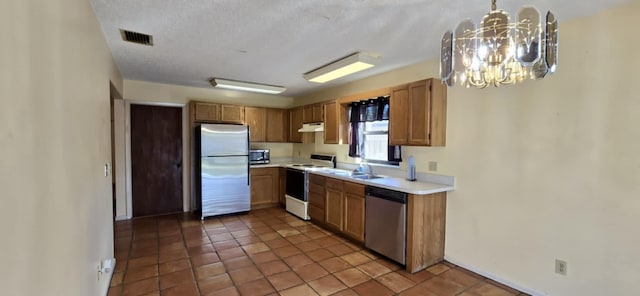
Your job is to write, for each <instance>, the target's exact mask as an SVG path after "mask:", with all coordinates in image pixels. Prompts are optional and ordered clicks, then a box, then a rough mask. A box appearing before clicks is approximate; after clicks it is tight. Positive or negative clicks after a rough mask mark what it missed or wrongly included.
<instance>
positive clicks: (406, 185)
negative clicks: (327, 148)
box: [311, 171, 455, 195]
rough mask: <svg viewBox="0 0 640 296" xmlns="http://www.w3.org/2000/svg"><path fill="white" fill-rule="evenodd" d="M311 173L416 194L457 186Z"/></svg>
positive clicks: (390, 178) (448, 189) (319, 172)
mask: <svg viewBox="0 0 640 296" xmlns="http://www.w3.org/2000/svg"><path fill="white" fill-rule="evenodd" d="M311 173H312V174H318V175H321V176H325V177H330V178H335V179H340V180H344V181H349V182H353V183H358V184H363V185H369V186H375V187H380V188H385V189H390V190H396V191H400V192H405V193H409V194H415V195H425V194H432V193H438V192H445V191H451V190H453V189H455V187H454V186H452V185H446V184H440V183H431V182H423V181H407V180H405V179H402V178H395V177H384V178H378V179H369V180H362V179H356V178H351V177H347V176H340V175H336V174H332V173H329V172H322V171H312V172H311Z"/></svg>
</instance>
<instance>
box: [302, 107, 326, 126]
mask: <svg viewBox="0 0 640 296" xmlns="http://www.w3.org/2000/svg"><path fill="white" fill-rule="evenodd" d="M302 110H303V112H302V123H312V122H322V119H323V118H322V104H311V105H306V106H304V107H302Z"/></svg>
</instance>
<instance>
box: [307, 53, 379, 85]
mask: <svg viewBox="0 0 640 296" xmlns="http://www.w3.org/2000/svg"><path fill="white" fill-rule="evenodd" d="M378 60H379V59H378V58H377V57H373V56H370V55H367V54H364V53H360V52H356V53H354V54H352V55H350V56H347V57H344V58H342V59H339V60H337V61H335V62H331V63H329V64H327V65H324V66H322V67H320V68H317V69H315V70H313V71H311V72H308V73H304V74H303V75H302V76H303V77H304V79H306V80H309V81H311V82H316V83H325V82H327V81H331V80H334V79H337V78H340V77H343V76H347V75H350V74H353V73H356V72H360V71H362V70H364V69H368V68H371V67H373V66H375V65H376V63H377V62H378Z"/></svg>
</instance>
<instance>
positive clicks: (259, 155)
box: [249, 149, 271, 164]
mask: <svg viewBox="0 0 640 296" xmlns="http://www.w3.org/2000/svg"><path fill="white" fill-rule="evenodd" d="M269 154H271V153H270V152H269V149H251V150H249V163H250V164H267V163H269V161H270V160H269V158H270V157H269Z"/></svg>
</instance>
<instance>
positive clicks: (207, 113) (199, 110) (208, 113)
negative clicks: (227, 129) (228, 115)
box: [194, 103, 220, 121]
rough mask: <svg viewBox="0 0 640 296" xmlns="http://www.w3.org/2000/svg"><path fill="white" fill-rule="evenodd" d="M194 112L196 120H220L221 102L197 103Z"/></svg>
mask: <svg viewBox="0 0 640 296" xmlns="http://www.w3.org/2000/svg"><path fill="white" fill-rule="evenodd" d="M194 113H195V114H194V119H195V120H196V121H219V120H220V104H212V103H195V110H194Z"/></svg>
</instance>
